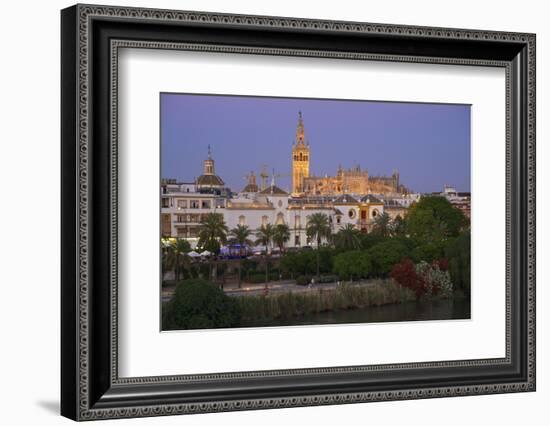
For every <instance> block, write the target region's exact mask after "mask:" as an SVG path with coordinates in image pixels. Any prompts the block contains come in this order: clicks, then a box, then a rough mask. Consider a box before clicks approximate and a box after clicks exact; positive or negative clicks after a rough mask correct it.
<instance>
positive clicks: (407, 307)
mask: <svg viewBox="0 0 550 426" xmlns="http://www.w3.org/2000/svg"><path fill="white" fill-rule="evenodd" d="M449 319H470V299H453V300H433V301H427V302H410V303H401V304H392V305H384V306H372V307H368V308H363V309H350V310H345V311H336V312H321V313H317V314H310V315H305V316H301V317H295V318H290V319H279V320H270V321H269V322H262V323H260V322H256V323H248V324H246V325H244V326H245V327H261V326H284V325H319V324H351V323H374V322H398V321H427V320H449Z"/></svg>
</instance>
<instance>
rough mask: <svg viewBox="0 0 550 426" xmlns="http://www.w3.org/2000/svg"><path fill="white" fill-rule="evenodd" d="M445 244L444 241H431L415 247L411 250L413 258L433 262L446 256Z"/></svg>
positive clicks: (417, 260)
mask: <svg viewBox="0 0 550 426" xmlns="http://www.w3.org/2000/svg"><path fill="white" fill-rule="evenodd" d="M444 251H445V250H444V245H443V243H442V242H429V243H425V244H421V245H419V246H417V247H415V248H414V249H413V250H412V252H411V257H412V259H413V260H414V261H415V262H416V263H418V262H422V261H424V262H428V263H431V262H433V261H434V260H437V259H441V258H442V257H443V256H444Z"/></svg>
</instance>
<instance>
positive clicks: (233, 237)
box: [229, 225, 252, 288]
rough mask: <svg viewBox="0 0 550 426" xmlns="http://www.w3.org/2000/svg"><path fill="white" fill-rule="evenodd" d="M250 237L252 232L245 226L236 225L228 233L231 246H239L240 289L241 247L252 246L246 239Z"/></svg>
mask: <svg viewBox="0 0 550 426" xmlns="http://www.w3.org/2000/svg"><path fill="white" fill-rule="evenodd" d="M251 235H252V231H251V230H250V229H249V228H248V226H246V225H237V227H236V228H233V229H232V230H230V231H229V236H230V240H229V242H230V243H232V244H238V245H239V288H240V287H241V264H242V255H243V246H244V245H252V241H251V240H250V239H249V238H248V237H250V236H251Z"/></svg>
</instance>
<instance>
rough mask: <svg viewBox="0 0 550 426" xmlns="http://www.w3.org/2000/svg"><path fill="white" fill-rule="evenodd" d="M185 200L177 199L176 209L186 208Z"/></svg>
mask: <svg viewBox="0 0 550 426" xmlns="http://www.w3.org/2000/svg"><path fill="white" fill-rule="evenodd" d="M186 208H187V200H178V209H186Z"/></svg>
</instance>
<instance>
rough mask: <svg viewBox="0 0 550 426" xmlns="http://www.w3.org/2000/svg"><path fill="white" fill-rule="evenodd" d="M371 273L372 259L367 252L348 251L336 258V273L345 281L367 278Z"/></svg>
mask: <svg viewBox="0 0 550 426" xmlns="http://www.w3.org/2000/svg"><path fill="white" fill-rule="evenodd" d="M371 271H372V262H371V257H370V254H369V253H368V252H367V251H365V250H354V251H347V252H344V253H340V254H339V255H337V256H336V257H335V258H334V272H335V273H336V274H338V276H339V277H340V278H342V279H344V280H353V279H359V278H366V277H368V276H369V274H370V273H371Z"/></svg>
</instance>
